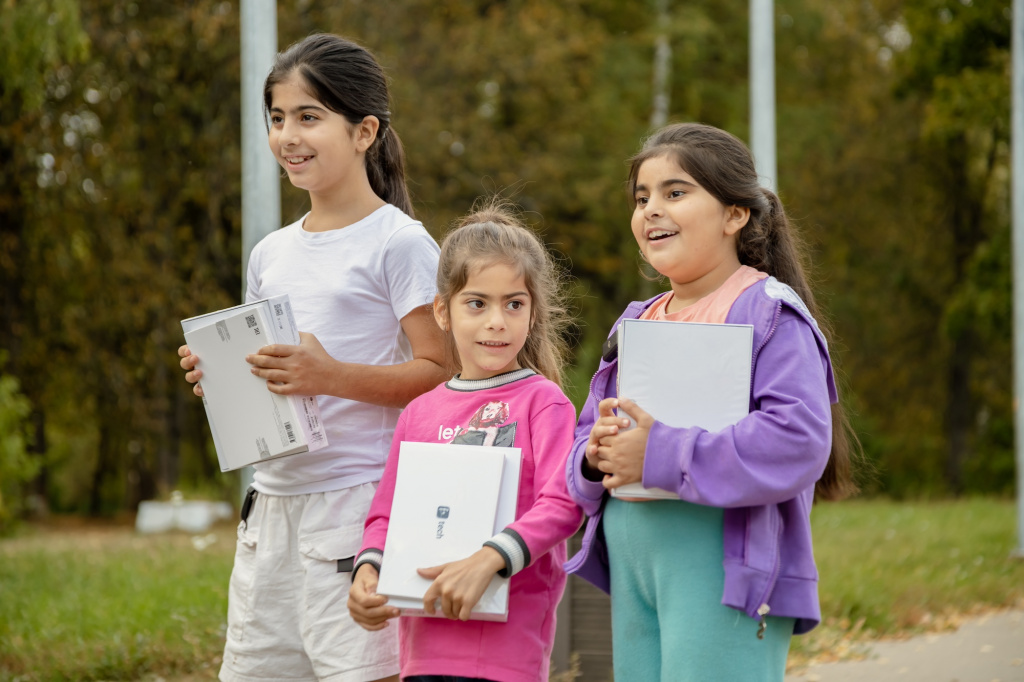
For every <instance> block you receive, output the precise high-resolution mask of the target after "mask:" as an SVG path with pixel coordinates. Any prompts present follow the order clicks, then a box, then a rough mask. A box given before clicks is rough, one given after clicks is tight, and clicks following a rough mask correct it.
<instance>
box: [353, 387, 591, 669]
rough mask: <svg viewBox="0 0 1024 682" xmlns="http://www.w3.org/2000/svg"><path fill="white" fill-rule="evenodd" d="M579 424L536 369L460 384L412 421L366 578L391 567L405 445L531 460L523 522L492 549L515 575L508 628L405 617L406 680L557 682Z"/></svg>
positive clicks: (378, 507) (386, 493)
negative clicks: (390, 538) (515, 451)
mask: <svg viewBox="0 0 1024 682" xmlns="http://www.w3.org/2000/svg"><path fill="white" fill-rule="evenodd" d="M575 423H576V413H575V410H574V408H573V406H572V403H570V402H569V399H568V398H566V397H565V395H564V394H563V393H562V391H561V390H559V388H558V386H556V385H555V384H554V383H553V382H551V381H549V380H547V379H545V378H544V377H542V376H540V375H537V374H535V373H534V372H533V371H532V370H528V369H522V370H515V371H513V372H508V373H506V374H502V375H499V376H497V377H492V378H491V379H485V380H480V381H463V380H461V379H458V378H455V379H452V380H451V381H449V382H447V383H445V384H442V385H440V386H438V387H437V388H435V389H434V390H432V391H430V392H429V393H425V394H424V395H422V396H420V397H419V398H416V399H415V400H413V401H412V402H411V403H410V404H409V406H408V407H406V408H405V411H403V412H402V415H401V417H399V420H398V427H397V430H396V431H395V437H394V441H393V442H392V444H391V452H390V454H389V455H388V461H387V465H386V467H385V469H384V476H383V478H382V479H381V481H380V486H379V487H378V488H377V494H376V495H375V496H374V499H373V504H372V505H371V507H370V513H369V516H368V517H367V519H366V528H365V531H364V535H363V547H362V549H361V550H360V553H359V558H358V559H357V561H356V567H357V570H358V567H359V566H360V565H361V564H363V563H371V564H373V565H377V566H379V563H380V561H381V550H382V549H383V561H387V547H386V545H385V538H386V536H387V530H388V518H389V515H390V513H391V500H392V497H393V495H394V490H395V475H396V472H397V470H398V456H399V455H398V452H399V444H400V443H401V442H402V441H419V442H424V443H451V442H453V441H454V442H456V443H460V442H461V443H468V444H473V445H494V446H499V447H500V446H504V447H518V448H520V449H521V450H522V456H523V462H522V471H521V474H520V481H519V502H518V505H517V508H516V520H515V522H514V523H512V524H511V525H510V526H508V527H507V528H506V529H505V530H504V531H502V532H501V533H500V534H499V535H498V536H496V537H495V538H493V539H492V540H491V541H489V542H488V543H487V544H488V545H489V546H492V547H494V548H495V549H496V550H498V551H499V552H500V553H501V554H502V555H503V556H504V557H505V560H506V564H507V568H506V571H507V572H508V574H511V575H512V580H511V583H510V590H509V609H508V622H506V623H494V622H487V621H475V620H471V621H467V622H461V621H453V620H447V619H444V618H423V617H405V616H403V617H401V618H400V619H399V628H400V629H399V633H400V643H401V650H400V656H401V665H402V673H401V674H402V677H406V676H408V675H458V676H464V677H480V678H484V679H488V680H494V681H495V682H538V681H546V680H547V679H548V665H549V659H550V657H551V647H552V644H553V642H554V638H555V607H556V606H557V605H558V601H559V600H560V599H561V597H562V592H563V590H564V588H565V579H566V578H565V573H564V572H563V570H562V563H563V562H564V561H565V540H566V538H568V537H569V536H571V535H572V534H573V533H574V532H576V529H577V528H579V525H580V522H581V520H582V512H581V511H580V509H579V507H577V506H576V503H575V502H573V501H572V499H571V498H570V497H569V493H568V490H567V488H566V481H565V462H566V456H567V454H568V452H569V447H570V446H571V445H572V439H573V430H574V428H575ZM502 575H506V573H504V572H503V573H502Z"/></svg>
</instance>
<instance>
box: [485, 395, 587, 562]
mask: <svg viewBox="0 0 1024 682" xmlns="http://www.w3.org/2000/svg"><path fill="white" fill-rule="evenodd" d="M575 418H576V413H575V410H574V408H573V406H572V403H570V402H569V401H568V400H565V401H564V402H558V403H552V404H549V405H547V406H545V407H543V408H542V409H541V410H539V411H538V412H537V413H536V414H535V415H532V416H531V418H530V422H531V423H530V433H531V436H532V437H531V443H530V446H531V450H532V457H533V464H534V473H533V499H532V500H531V501H530V504H529V507H528V508H527V509H526V510H525V511H523V513H522V515H521V516H520V517H519V518H518V519H516V520H515V521H514V522H513V523H512V524H510V525H509V526H508V527H507V528H505V530H503V531H502V532H501V533H499V534H498V535H496V536H495V537H494V538H492V539H491V540H489V541H488V542H487V546H488V547H493V548H494V549H496V550H498V551H499V552H501V553H502V554H503V556H504V558H505V564H506V566H505V567H504V569H503V570H502V571H501V573H500V574H501V575H502V576H503V577H507V576H512V575H515V574H516V573H518V572H519V571H521V570H522V569H524V568H526V567H527V566H529V565H530V564H532V563H533V562H534V561H536V560H537V559H538V558H540V557H541V556H543V555H545V554H547V553H548V552H549V551H550V550H551V549H552V548H553V547H555V546H556V545H558V544H559V543H561V542H564V541H565V539H566V538H568V537H570V536H571V535H572V534H573V533H575V532H576V530H577V529H578V528H579V527H580V522H581V521H582V512H581V510H580V508H579V506H577V504H576V502H575V501H574V500H573V498H572V497H571V496H570V494H569V490H568V487H567V485H566V478H565V463H566V455H567V453H568V452H569V448H570V446H571V445H572V437H573V422H574V421H575Z"/></svg>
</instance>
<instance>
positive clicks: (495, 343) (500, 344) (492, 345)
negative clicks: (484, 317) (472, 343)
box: [477, 341, 508, 348]
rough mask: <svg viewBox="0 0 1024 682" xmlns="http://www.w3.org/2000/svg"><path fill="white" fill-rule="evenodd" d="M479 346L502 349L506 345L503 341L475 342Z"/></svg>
mask: <svg viewBox="0 0 1024 682" xmlns="http://www.w3.org/2000/svg"><path fill="white" fill-rule="evenodd" d="M477 343H479V344H480V345H481V346H487V347H488V348H504V347H505V346H507V345H508V343H506V342H504V341H477Z"/></svg>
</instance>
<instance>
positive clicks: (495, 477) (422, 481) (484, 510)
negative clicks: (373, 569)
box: [377, 441, 522, 622]
mask: <svg viewBox="0 0 1024 682" xmlns="http://www.w3.org/2000/svg"><path fill="white" fill-rule="evenodd" d="M400 448H401V449H400V451H399V460H398V475H397V479H396V481H395V494H394V499H393V500H392V503H391V518H390V521H389V522H388V533H387V539H386V541H385V546H384V558H383V560H382V562H381V572H380V578H379V580H378V583H377V592H378V593H379V594H383V595H385V596H387V597H388V603H389V604H390V605H392V606H395V607H398V608H400V609H402V613H403V615H407V616H425V615H428V614H427V613H426V612H425V611H423V595H424V594H426V591H427V588H429V587H430V584H431V582H432V581H431V580H428V579H426V578H423V577H420V575H419V574H418V573H417V572H416V569H418V568H429V567H431V566H438V565H440V564H444V563H447V562H450V561H458V560H460V559H465V558H466V557H468V556H470V555H471V554H473V553H475V552H476V551H478V550H479V549H480V548H481V547H482V546H483V543H484V542H486V541H487V540H489V539H490V538H491V537H493V536H494V535H495V534H496V533H498V532H500V531H501V530H502V529H503V528H505V527H506V526H507V525H508V524H510V523H512V521H514V520H515V512H516V501H517V498H518V495H519V471H520V468H521V458H522V455H521V452H520V449H519V448H503V447H491V446H483V445H447V444H440V443H414V442H404V441H403V442H402V444H401V446H400ZM508 583H509V581H508V579H507V578H501V577H499V576H497V575H496V576H495V577H494V578H493V579H492V580H491V583H490V585H488V587H487V590H486V591H485V592H484V594H483V596H482V597H481V599H480V601H479V602H478V603H477V605H476V607H474V609H473V611H472V615H471V616H470V618H471V619H472V620H492V621H502V622H504V621H505V620H506V619H507V618H508ZM437 615H440V613H438V614H437Z"/></svg>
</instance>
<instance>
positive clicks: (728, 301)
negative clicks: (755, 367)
mask: <svg viewBox="0 0 1024 682" xmlns="http://www.w3.org/2000/svg"><path fill="white" fill-rule="evenodd" d="M767 276H768V273H765V272H761V271H760V270H755V269H754V268H752V267H750V266H749V265H741V266H740V267H739V269H738V270H736V272H734V273H732V274H731V275H729V279H727V280H725V282H723V283H722V286H720V287H718V288H717V289H715V290H714V291H712V292H711V293H710V294H708V295H707V296H705V297H704V298H702V299H699V300H698V301H696V302H695V303H692V304H691V305H688V306H686V307H685V308H683V309H682V310H677V311H676V312H674V313H669V312H666V310H667V309H668V304H669V302H670V301H671V300H672V292H671V291H669V292H667V293H666V294H665V295H664V296H662V297H661V298H659V299H658V300H657V301H655V302H654V303H653V304H652V305H651V307H650V308H648V309H647V310H645V311H644V314H643V315H641V316H640V319H641V320H668V321H669V322H710V323H714V324H723V323H724V322H725V318H726V316H727V315H728V314H729V310H730V309H731V308H732V304H733V303H735V302H736V299H737V298H739V296H740V294H742V293H743V292H744V291H746V290H747V289H748V288H750V287H751V286H753V285H754V284H757V283H758V282H760V281H761V280H762V279H764V278H766V277H767Z"/></svg>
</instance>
